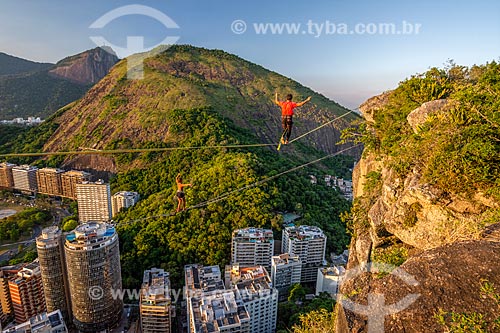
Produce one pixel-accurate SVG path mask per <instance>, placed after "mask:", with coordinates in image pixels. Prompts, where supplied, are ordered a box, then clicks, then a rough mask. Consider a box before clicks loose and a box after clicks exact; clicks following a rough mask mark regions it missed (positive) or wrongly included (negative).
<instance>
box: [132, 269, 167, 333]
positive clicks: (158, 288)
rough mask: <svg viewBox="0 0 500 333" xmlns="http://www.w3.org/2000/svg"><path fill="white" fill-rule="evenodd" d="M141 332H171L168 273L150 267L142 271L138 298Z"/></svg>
mask: <svg viewBox="0 0 500 333" xmlns="http://www.w3.org/2000/svg"><path fill="white" fill-rule="evenodd" d="M139 310H140V314H141V329H142V333H170V332H172V329H171V326H172V318H171V317H172V301H171V298H170V279H169V274H168V273H167V272H165V271H164V270H163V269H159V268H152V269H150V270H147V271H145V272H144V277H143V281H142V287H141V295H140V300H139Z"/></svg>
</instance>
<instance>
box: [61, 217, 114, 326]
mask: <svg viewBox="0 0 500 333" xmlns="http://www.w3.org/2000/svg"><path fill="white" fill-rule="evenodd" d="M64 252H65V257H66V268H67V272H68V284H69V292H70V295H71V310H72V313H73V324H74V325H75V326H76V328H77V329H78V330H79V331H80V332H89V333H90V332H99V331H102V330H109V329H111V328H113V327H115V326H116V325H117V324H118V323H119V321H120V319H121V315H122V312H123V300H122V299H120V297H113V296H116V293H118V292H120V291H121V288H122V280H121V271H120V252H119V244H118V234H117V233H116V230H115V228H113V227H112V226H111V225H109V224H106V223H97V222H89V223H85V224H81V225H79V226H78V227H77V228H76V229H75V230H74V231H73V232H72V233H70V234H68V235H67V236H66V241H65V244H64Z"/></svg>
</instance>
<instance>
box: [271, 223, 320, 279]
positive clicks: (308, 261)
mask: <svg viewBox="0 0 500 333" xmlns="http://www.w3.org/2000/svg"><path fill="white" fill-rule="evenodd" d="M281 246H282V252H283V253H290V254H291V255H296V256H298V257H299V258H300V261H301V262H302V268H301V277H300V282H301V283H307V282H314V283H316V279H317V277H318V268H319V267H321V266H322V265H323V263H324V261H325V250H326V236H325V234H324V233H323V231H322V230H321V229H320V228H318V227H314V226H306V225H301V226H291V227H286V228H285V230H283V241H282V244H281Z"/></svg>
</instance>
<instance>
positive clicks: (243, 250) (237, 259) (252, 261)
mask: <svg viewBox="0 0 500 333" xmlns="http://www.w3.org/2000/svg"><path fill="white" fill-rule="evenodd" d="M273 249H274V240H273V232H272V230H269V229H261V228H246V229H238V230H235V231H233V237H232V242H231V263H232V264H239V265H240V267H254V266H264V267H266V269H268V270H269V269H271V257H272V256H273Z"/></svg>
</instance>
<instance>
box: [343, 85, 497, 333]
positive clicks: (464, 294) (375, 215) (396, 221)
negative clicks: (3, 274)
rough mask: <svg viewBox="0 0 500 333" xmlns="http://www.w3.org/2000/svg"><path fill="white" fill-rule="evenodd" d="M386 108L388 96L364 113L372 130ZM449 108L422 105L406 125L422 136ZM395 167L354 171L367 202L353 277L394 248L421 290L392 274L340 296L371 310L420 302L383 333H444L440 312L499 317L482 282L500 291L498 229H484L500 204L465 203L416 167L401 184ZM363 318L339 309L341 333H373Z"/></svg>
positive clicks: (385, 160)
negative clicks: (381, 302) (376, 303)
mask: <svg viewBox="0 0 500 333" xmlns="http://www.w3.org/2000/svg"><path fill="white" fill-rule="evenodd" d="M387 101H388V93H384V94H382V95H380V96H376V97H374V98H371V99H369V100H368V101H367V102H365V103H364V104H363V105H362V107H360V110H361V111H362V112H363V115H364V117H365V119H366V120H367V122H368V124H369V123H370V122H374V121H376V120H375V117H374V115H375V114H376V112H378V111H379V110H381V109H382V108H383V107H384V103H387ZM450 105H451V102H449V101H447V100H435V101H431V102H428V103H424V104H423V105H422V106H421V107H419V108H417V109H415V110H414V111H413V112H411V113H410V114H409V116H408V118H407V121H408V123H409V124H410V126H411V127H412V128H413V130H414V131H415V132H417V131H418V129H419V127H420V126H421V125H422V124H423V123H425V122H426V121H431V120H432V118H431V117H430V116H432V115H437V114H438V113H440V112H445V111H446V110H448V109H449V108H450ZM391 165H392V164H391V163H390V160H389V157H384V156H381V155H376V154H375V153H373V152H365V153H364V155H363V158H362V159H361V160H360V162H359V163H358V164H357V165H356V167H355V169H354V171H353V190H354V195H355V198H358V199H359V200H360V202H363V205H364V206H363V207H362V209H363V212H364V215H363V217H364V219H365V221H364V223H359V224H358V225H355V227H354V235H355V236H354V237H353V238H352V241H351V246H350V253H349V264H348V271H349V270H353V269H356V268H359V267H366V265H368V266H370V264H369V263H370V262H372V261H377V254H378V253H380V251H381V250H383V249H387V248H391V246H393V247H394V246H396V245H397V247H398V248H404V249H405V251H407V253H408V260H407V261H406V262H405V263H404V264H403V265H402V266H400V268H401V269H402V270H403V271H404V272H406V273H408V274H410V275H411V276H413V277H414V278H415V279H416V280H417V282H418V286H411V285H406V284H405V283H402V281H401V279H400V278H398V277H397V276H395V275H394V274H390V275H388V276H386V277H384V278H377V277H374V276H373V275H372V274H370V273H367V272H365V273H362V274H357V276H354V277H351V278H348V279H347V280H346V282H345V283H344V284H343V286H342V288H341V292H342V294H344V295H354V296H350V299H351V301H353V302H355V303H359V304H367V302H369V301H370V298H369V297H368V296H369V295H370V294H379V295H384V297H385V304H394V303H396V302H398V301H399V300H401V299H403V298H404V297H405V295H408V294H418V295H419V298H418V299H417V300H416V301H415V302H414V303H412V305H411V306H409V307H407V308H406V309H405V310H404V311H401V312H398V313H396V314H393V315H391V316H386V317H385V332H443V331H444V329H443V327H441V326H440V325H439V323H438V321H437V319H436V318H435V315H437V314H438V313H439V312H440V311H441V310H443V311H445V312H465V313H471V312H478V313H482V314H483V315H485V316H486V317H487V318H488V319H491V318H493V319H495V318H497V317H500V313H499V311H500V309H499V308H498V307H495V306H493V305H492V304H490V303H491V302H489V301H487V300H486V301H485V300H484V298H481V296H480V290H481V283H482V282H481V281H483V282H484V281H485V280H487V281H489V282H491V283H493V284H495V285H496V286H497V287H498V289H497V290H500V278H499V276H500V264H499V262H498V259H499V258H500V231H499V229H500V224H496V225H491V226H490V227H488V229H486V230H485V225H484V223H483V221H484V220H485V219H486V217H487V216H488V214H489V213H490V212H491V211H493V210H494V209H497V208H498V207H499V205H498V202H496V201H495V200H492V199H491V198H488V197H487V196H485V194H484V193H480V192H477V193H474V194H473V195H470V196H468V197H460V196H458V195H455V194H452V193H449V192H446V191H443V190H442V189H440V188H437V187H436V186H433V185H431V184H429V183H426V182H425V181H424V179H423V177H422V174H421V172H420V170H419V169H418V167H417V166H416V167H413V170H411V172H409V173H407V174H406V175H404V176H401V175H400V174H398V173H397V172H396V171H395V170H394V169H393V168H392V167H391ZM374 175H376V177H375V179H377V182H376V184H375V183H373V179H374ZM370 179H372V180H370ZM370 181H372V183H371V185H370V186H366V185H367V184H370V183H369V182H370ZM374 184H375V185H374ZM396 272H397V271H396ZM396 275H397V274H396ZM371 300H372V301H373V299H371ZM358 310H359V309H358ZM372 310H373V309H372ZM360 313H361V311H352V309H351V310H350V309H349V308H348V307H347V308H342V307H338V308H337V317H338V323H337V325H338V327H337V332H342V333H344V332H368V328H367V327H368V317H367V316H366V315H361V314H360Z"/></svg>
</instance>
